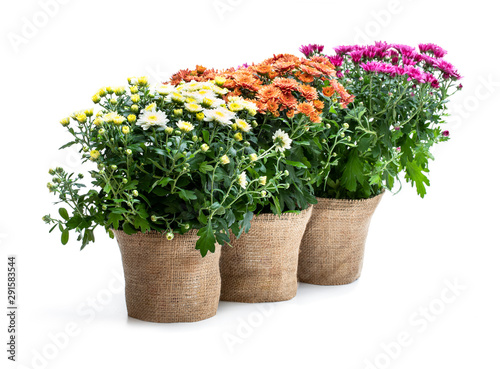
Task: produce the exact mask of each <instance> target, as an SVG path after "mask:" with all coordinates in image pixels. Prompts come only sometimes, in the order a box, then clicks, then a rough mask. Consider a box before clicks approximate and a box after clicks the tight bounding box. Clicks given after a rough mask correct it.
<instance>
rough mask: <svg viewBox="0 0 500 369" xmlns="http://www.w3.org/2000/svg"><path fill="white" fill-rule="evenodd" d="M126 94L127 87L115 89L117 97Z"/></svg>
mask: <svg viewBox="0 0 500 369" xmlns="http://www.w3.org/2000/svg"><path fill="white" fill-rule="evenodd" d="M124 93H125V87H123V86H120V87H117V88H115V94H116V96H121V95H123V94H124Z"/></svg>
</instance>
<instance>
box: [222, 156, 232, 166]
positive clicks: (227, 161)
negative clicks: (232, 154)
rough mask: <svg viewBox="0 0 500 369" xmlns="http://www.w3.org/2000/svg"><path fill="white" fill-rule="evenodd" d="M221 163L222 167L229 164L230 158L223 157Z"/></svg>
mask: <svg viewBox="0 0 500 369" xmlns="http://www.w3.org/2000/svg"><path fill="white" fill-rule="evenodd" d="M220 162H221V164H222V165H226V164H229V162H230V160H229V157H228V156H227V155H223V156H221V158H220Z"/></svg>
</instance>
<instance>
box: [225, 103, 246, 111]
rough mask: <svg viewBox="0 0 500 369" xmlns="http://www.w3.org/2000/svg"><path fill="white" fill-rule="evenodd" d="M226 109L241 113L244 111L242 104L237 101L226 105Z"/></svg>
mask: <svg viewBox="0 0 500 369" xmlns="http://www.w3.org/2000/svg"><path fill="white" fill-rule="evenodd" d="M227 107H228V109H229V110H231V111H241V110H243V109H245V107H244V106H243V104H242V103H240V102H239V101H233V102H230V103H229V104H227Z"/></svg>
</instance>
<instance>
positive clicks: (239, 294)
mask: <svg viewBox="0 0 500 369" xmlns="http://www.w3.org/2000/svg"><path fill="white" fill-rule="evenodd" d="M311 212H312V208H311V207H309V208H308V209H307V210H304V211H302V212H301V213H299V214H293V213H286V214H282V215H281V217H279V216H277V215H273V214H261V215H258V216H256V217H255V218H254V219H253V220H252V224H251V228H250V231H249V232H248V233H244V234H243V235H242V236H241V237H240V238H239V239H236V237H235V236H234V235H232V236H231V245H232V247H230V246H227V245H226V246H224V247H222V251H221V259H220V270H221V279H222V290H221V300H224V301H237V302H273V301H285V300H290V299H291V298H293V297H294V296H295V295H296V294H297V265H298V256H299V247H300V241H301V239H302V235H303V234H304V231H305V229H306V225H307V222H308V220H309V218H310V216H311Z"/></svg>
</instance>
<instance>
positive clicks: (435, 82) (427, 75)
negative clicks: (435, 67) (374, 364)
mask: <svg viewBox="0 0 500 369" xmlns="http://www.w3.org/2000/svg"><path fill="white" fill-rule="evenodd" d="M424 81H425V82H426V83H430V84H431V86H432V87H433V88H439V81H438V80H437V78H436V77H434V75H433V74H432V73H427V72H426V73H424Z"/></svg>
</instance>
